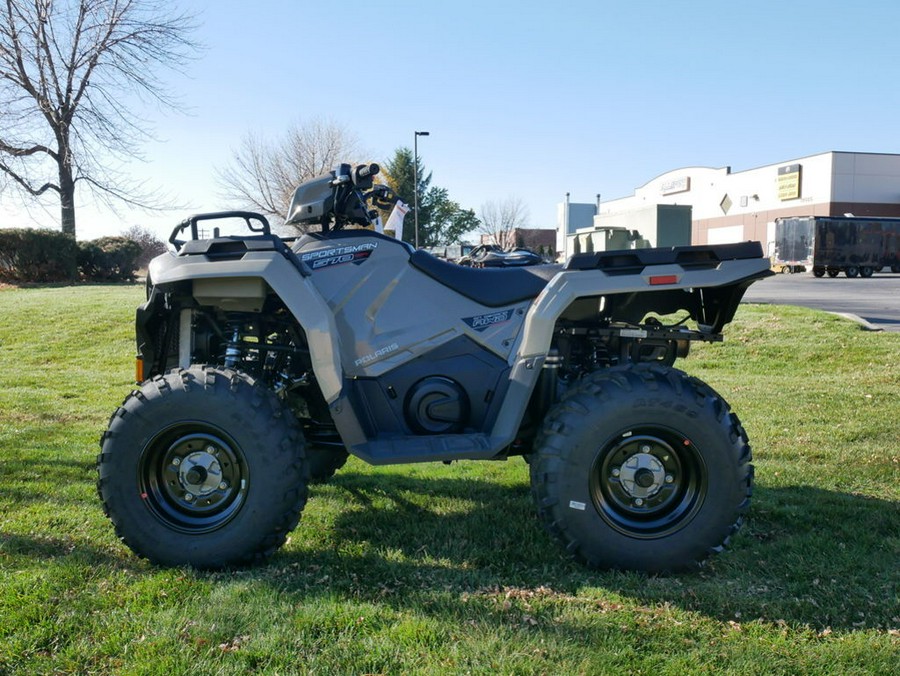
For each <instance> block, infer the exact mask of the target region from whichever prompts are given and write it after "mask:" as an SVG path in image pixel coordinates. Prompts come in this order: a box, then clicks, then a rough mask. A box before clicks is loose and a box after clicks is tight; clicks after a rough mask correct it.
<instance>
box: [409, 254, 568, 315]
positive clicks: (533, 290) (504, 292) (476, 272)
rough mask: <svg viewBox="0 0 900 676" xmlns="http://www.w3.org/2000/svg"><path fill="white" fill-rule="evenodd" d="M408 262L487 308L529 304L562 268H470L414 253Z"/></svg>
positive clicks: (543, 266) (551, 266)
mask: <svg viewBox="0 0 900 676" xmlns="http://www.w3.org/2000/svg"><path fill="white" fill-rule="evenodd" d="M409 262H410V264H411V265H412V266H413V267H415V268H416V269H418V270H421V271H422V272H424V273H425V274H426V275H428V276H429V277H431V278H432V279H434V280H435V281H437V282H440V283H441V284H443V285H444V286H446V287H448V288H450V289H453V290H454V291H456V292H457V293H459V294H461V295H463V296H465V297H466V298H470V299H472V300H474V301H475V302H476V303H480V304H481V305H487V306H488V307H501V306H503V305H512V304H513V303H519V302H522V301H525V300H531V299H532V298H534V297H535V296H537V295H538V294H539V293H540V292H541V291H543V290H544V287H545V286H547V283H548V282H549V281H550V280H551V279H553V277H554V276H556V273H557V272H559V271H560V270H562V266H561V265H529V266H525V267H516V268H469V267H465V266H462V265H456V264H455V263H448V262H446V261H442V260H441V259H439V258H436V257H434V256H432V255H431V254H429V253H426V252H425V251H421V250H420V251H416V252H414V253H413V254H412V255H411V256H410V257H409Z"/></svg>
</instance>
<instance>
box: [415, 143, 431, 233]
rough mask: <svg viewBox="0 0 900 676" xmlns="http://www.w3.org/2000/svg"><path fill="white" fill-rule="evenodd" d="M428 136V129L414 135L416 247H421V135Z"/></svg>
mask: <svg viewBox="0 0 900 676" xmlns="http://www.w3.org/2000/svg"><path fill="white" fill-rule="evenodd" d="M420 136H428V132H427V131H417V132H415V133H414V135H413V156H414V157H415V160H414V162H415V174H414V175H413V212H414V216H415V222H416V249H418V248H419V137H420Z"/></svg>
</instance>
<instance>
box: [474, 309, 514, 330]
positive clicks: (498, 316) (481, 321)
mask: <svg viewBox="0 0 900 676" xmlns="http://www.w3.org/2000/svg"><path fill="white" fill-rule="evenodd" d="M510 317H512V310H502V311H501V312H491V313H490V314H486V315H477V316H475V317H463V321H464V322H465V323H466V324H468V325H469V326H471V327H472V328H473V329H475V330H476V331H484V330H485V329H487V328H489V327H491V326H494V325H495V324H502V323H503V322H508V321H509V318H510Z"/></svg>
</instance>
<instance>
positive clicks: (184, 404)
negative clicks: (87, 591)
mask: <svg viewBox="0 0 900 676" xmlns="http://www.w3.org/2000/svg"><path fill="white" fill-rule="evenodd" d="M98 470H99V480H98V484H97V488H98V492H99V494H100V499H101V500H102V502H103V506H104V509H105V510H106V513H107V515H108V516H109V518H110V520H111V521H112V522H113V524H114V526H115V529H116V533H117V534H118V536H119V537H120V538H121V539H122V541H123V542H125V544H126V545H128V546H129V547H130V548H131V549H132V550H133V551H134V552H135V553H136V554H138V555H139V556H142V557H145V558H147V559H149V560H150V561H152V562H154V563H157V564H161V565H167V566H178V565H191V566H194V567H197V568H204V569H215V568H223V567H227V566H237V565H246V564H249V563H253V562H256V561H259V560H262V559H264V558H265V557H267V556H269V555H270V554H272V553H273V552H274V551H275V550H276V549H278V547H280V546H281V545H282V544H283V543H284V541H285V539H286V538H287V534H288V533H289V532H290V531H291V530H292V529H293V528H294V527H295V526H296V525H297V522H298V520H299V518H300V512H301V511H302V509H303V506H304V505H305V503H306V497H307V487H306V484H307V478H308V468H307V465H306V459H305V454H304V443H303V436H302V433H301V430H300V427H299V424H298V423H297V421H296V419H295V418H294V416H293V415H292V414H291V413H290V411H289V410H287V409H286V408H285V407H284V406H283V405H282V403H281V402H280V401H279V400H278V398H277V397H276V396H275V395H274V394H273V393H271V392H270V391H269V390H267V389H266V388H265V387H263V386H262V385H261V384H258V383H256V382H255V381H254V380H253V379H252V378H250V377H249V376H246V375H244V374H241V373H238V372H235V371H231V370H223V369H219V368H214V367H209V366H207V367H203V366H192V367H190V368H189V369H179V370H177V371H172V372H170V373H167V374H166V375H164V376H157V377H155V378H152V379H151V380H148V381H146V382H145V383H144V384H143V385H142V386H141V389H140V390H137V391H135V392H133V393H132V394H131V395H129V396H128V397H127V398H126V399H125V401H124V402H123V404H122V406H121V407H120V408H119V409H118V410H117V411H116V412H115V413H114V414H113V415H112V417H111V418H110V423H109V428H108V430H107V431H106V433H105V434H104V435H103V438H102V440H101V453H100V456H99V459H98Z"/></svg>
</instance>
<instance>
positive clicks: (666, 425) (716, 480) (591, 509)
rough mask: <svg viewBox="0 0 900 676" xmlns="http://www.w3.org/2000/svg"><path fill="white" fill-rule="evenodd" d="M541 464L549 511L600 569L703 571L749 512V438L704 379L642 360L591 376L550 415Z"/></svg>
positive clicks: (573, 548) (544, 512)
mask: <svg viewBox="0 0 900 676" xmlns="http://www.w3.org/2000/svg"><path fill="white" fill-rule="evenodd" d="M536 448H537V451H536V453H535V455H534V458H533V460H532V463H531V485H532V494H533V496H534V499H535V502H536V504H537V508H538V515H539V516H540V518H541V520H542V521H543V523H544V526H545V527H546V528H547V530H548V531H549V532H550V533H551V534H552V535H553V536H554V537H555V538H556V539H557V540H559V541H560V542H561V543H562V545H563V546H564V547H565V549H566V551H568V552H569V553H571V554H573V555H574V556H575V557H576V558H577V559H579V560H580V561H582V562H584V563H586V564H587V565H588V566H591V567H596V568H622V569H629V570H640V571H647V572H665V571H676V570H687V569H694V568H696V567H698V566H699V565H700V563H701V562H702V561H703V560H704V559H706V558H707V556H709V555H710V554H712V553H715V552H719V551H721V550H722V549H723V548H724V547H725V546H726V545H727V544H728V542H729V539H730V538H731V536H732V535H733V534H734V533H735V532H736V531H737V530H738V528H740V526H741V523H742V519H743V517H742V515H743V513H744V512H745V511H746V510H747V508H748V507H749V503H750V496H751V493H752V485H753V466H752V465H751V464H750V459H751V453H750V445H749V442H748V440H747V435H746V434H745V433H744V430H743V428H742V427H741V424H740V422H739V421H738V419H737V417H736V416H735V415H734V414H733V413H731V411H730V409H729V407H728V404H727V403H726V402H725V401H724V399H722V397H720V396H719V395H718V394H717V393H716V392H714V391H713V390H712V388H710V387H709V386H708V385H706V384H705V383H703V382H702V381H700V380H698V379H696V378H692V377H690V376H688V375H686V374H685V373H682V372H681V371H678V370H676V369H673V368H669V367H664V366H659V365H649V364H641V365H636V366H629V367H622V368H614V369H610V370H608V371H604V372H598V373H596V374H594V375H592V376H590V377H588V378H586V379H585V380H584V381H583V382H582V383H581V384H579V385H578V386H577V387H576V388H575V389H574V390H573V391H572V392H570V394H569V395H568V396H567V397H566V398H565V399H564V400H563V401H562V402H560V403H559V404H558V405H557V406H556V407H555V408H554V409H552V410H551V412H550V413H549V414H548V415H547V418H546V420H545V423H544V427H543V431H542V432H541V435H540V437H539V438H538V440H537V442H536Z"/></svg>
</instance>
